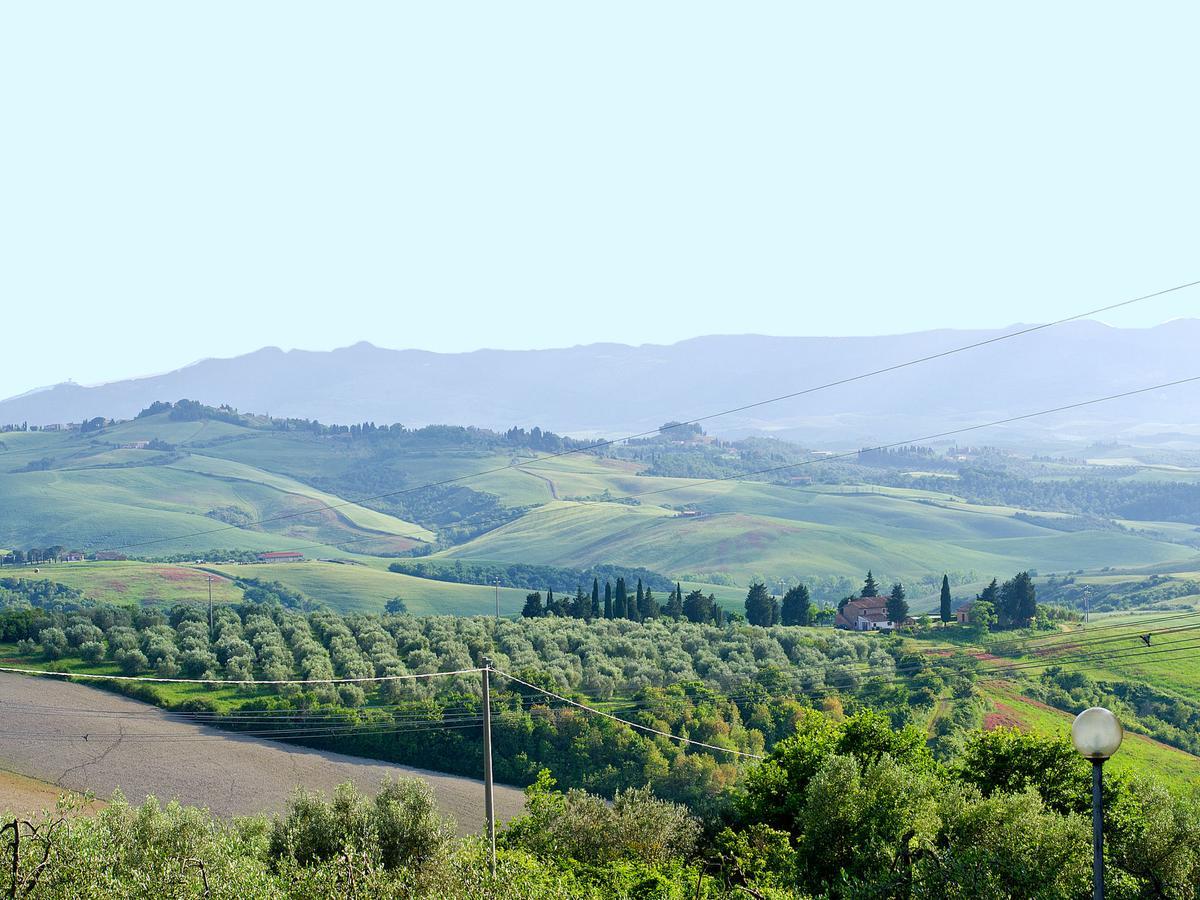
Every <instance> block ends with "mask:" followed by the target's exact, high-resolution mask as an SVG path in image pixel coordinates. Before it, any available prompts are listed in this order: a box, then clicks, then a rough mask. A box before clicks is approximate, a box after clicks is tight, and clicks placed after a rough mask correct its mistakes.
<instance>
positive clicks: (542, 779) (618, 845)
mask: <svg viewBox="0 0 1200 900" xmlns="http://www.w3.org/2000/svg"><path fill="white" fill-rule="evenodd" d="M554 784H555V782H554V779H553V778H551V777H550V773H549V771H548V770H546V769H543V770H542V771H541V772H540V773H539V774H538V778H537V781H535V782H534V783H533V784H532V785H531V786H530V787H529V788H527V789H526V791H525V795H526V798H527V799H526V810H527V811H526V814H525V815H524V816H522V817H520V818H518V819H515V820H513V821H512V822H511V823H509V826H508V829H507V830H506V831H505V833H504V844H505V845H506V846H510V847H521V848H524V849H526V850H529V851H530V852H532V853H535V854H537V855H538V856H541V857H543V858H553V859H563V860H573V861H576V862H583V863H587V864H589V865H605V864H608V863H612V862H616V861H618V860H625V861H637V862H642V863H645V864H648V865H650V866H661V865H665V864H667V863H669V862H670V861H671V860H672V859H674V858H677V857H685V858H686V857H687V856H689V855H690V854H691V852H692V850H693V849H694V848H695V846H696V842H697V839H698V838H699V836H700V823H699V822H698V821H697V820H696V819H695V818H694V817H693V816H692V815H691V814H689V812H688V811H687V809H686V808H685V807H683V806H680V805H679V804H677V803H669V802H666V801H663V800H659V799H658V798H656V797H655V796H654V795H653V794H652V793H651V792H650V790H649V788H627V789H625V790H621V791H618V792H617V794H616V796H615V797H614V798H613V801H612V802H611V803H608V802H606V801H605V800H604V799H603V798H602V797H598V796H596V795H595V794H588V793H586V792H584V791H580V790H577V789H576V790H570V791H567V792H566V793H563V792H560V791H555V790H554Z"/></svg>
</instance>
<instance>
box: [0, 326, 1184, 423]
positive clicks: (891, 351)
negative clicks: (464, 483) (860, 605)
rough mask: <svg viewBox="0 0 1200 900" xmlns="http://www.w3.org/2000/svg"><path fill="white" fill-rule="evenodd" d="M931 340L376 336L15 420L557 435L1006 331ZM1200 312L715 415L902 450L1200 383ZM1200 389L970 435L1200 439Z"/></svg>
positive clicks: (223, 363) (1025, 341)
mask: <svg viewBox="0 0 1200 900" xmlns="http://www.w3.org/2000/svg"><path fill="white" fill-rule="evenodd" d="M1017 327H1019V326H1013V327H1012V328H1010V329H1005V330H995V331H950V330H943V331H925V332H917V333H913V334H903V335H893V336H884V337H765V336H761V335H714V336H709V337H698V338H693V339H691V340H685V341H681V342H679V343H676V344H671V345H667V346H662V345H643V346H638V347H633V346H627V345H624V344H588V345H583V346H577V347H569V348H563V349H555V350H527V351H508V350H478V351H475V352H471V353H431V352H427V351H423V350H387V349H383V348H380V347H376V346H373V345H372V344H370V343H366V342H362V343H359V344H355V345H354V346H352V347H345V348H342V349H338V350H333V351H328V352H325V351H321V352H314V351H306V350H292V351H287V352H285V351H282V350H280V349H278V348H275V347H266V348H263V349H262V350H258V351H256V352H254V353H249V354H246V355H243V356H238V357H233V358H231V359H207V360H204V361H202V362H198V363H195V364H193V365H189V366H186V367H184V368H181V369H178V370H176V371H173V372H169V373H166V374H162V375H155V376H152V377H146V378H136V379H129V380H126V381H118V382H112V383H108V384H103V385H97V386H93V387H84V386H81V385H78V384H74V383H66V384H59V385H56V386H54V387H50V388H44V389H39V390H34V391H30V392H28V393H26V394H23V395H21V396H18V397H13V398H10V399H8V400H4V401H0V423H8V422H16V423H19V422H23V421H24V422H28V423H30V424H39V425H41V424H47V423H54V422H77V421H80V420H82V419H86V418H91V417H94V416H106V417H112V418H129V417H132V416H134V415H136V414H137V412H138V411H139V410H141V409H143V408H144V407H146V406H147V405H149V404H150V403H151V402H152V401H154V400H178V399H180V398H183V397H187V398H190V399H193V400H199V401H201V402H204V403H210V404H220V403H228V404H231V405H233V406H235V407H237V408H238V409H240V410H242V411H244V412H256V413H270V414H271V415H274V416H297V417H306V418H317V419H320V420H321V421H323V422H338V423H351V422H357V421H368V420H369V421H374V422H376V423H381V422H389V423H390V422H402V423H404V424H407V425H423V424H429V423H451V424H463V425H467V424H470V425H480V426H486V427H491V428H498V429H503V428H507V427H509V426H511V425H523V426H533V425H540V426H541V427H543V428H549V429H552V430H555V431H558V432H563V433H570V434H587V435H593V434H616V433H623V432H630V431H640V430H643V429H648V428H653V427H655V426H657V425H659V424H661V423H663V422H665V421H668V420H672V419H679V420H684V419H689V418H693V417H697V416H702V415H705V414H707V413H711V412H716V411H720V410H722V409H726V408H729V407H734V406H739V405H742V404H746V403H752V402H755V401H758V400H762V399H765V398H769V397H774V396H778V395H781V394H788V393H792V392H795V391H801V390H804V389H805V388H808V387H811V386H813V385H818V384H822V383H826V382H830V381H836V380H838V379H842V378H846V377H849V376H853V375H857V374H860V373H864V372H868V371H871V370H875V369H880V368H884V367H887V366H891V365H895V364H897V363H901V362H905V361H907V360H910V359H914V358H917V357H921V356H925V355H927V354H932V353H938V352H940V351H944V350H947V349H950V348H953V347H957V346H961V345H963V344H967V343H972V342H975V341H980V340H984V339H987V338H989V337H994V336H997V335H1000V334H1003V333H1006V332H1007V331H1012V330H1015V329H1016V328H1017ZM1198 347H1200V320H1198V319H1184V320H1177V321H1174V322H1170V323H1167V324H1164V325H1160V326H1157V327H1154V328H1147V329H1121V328H1112V327H1109V326H1106V325H1103V324H1100V323H1097V322H1075V323H1071V324H1069V325H1064V326H1059V327H1056V328H1052V329H1047V330H1046V331H1042V332H1038V333H1035V334H1032V335H1027V336H1021V337H1017V338H1014V339H1013V340H1010V341H1002V342H1000V343H997V344H993V345H990V346H987V347H983V348H980V349H976V350H971V351H968V352H965V353H961V354H957V355H954V356H951V357H947V358H943V359H938V360H934V361H931V362H927V363H922V364H920V365H917V366H913V367H911V368H907V369H904V370H902V371H898V372H891V373H887V374H883V375H879V376H876V377H873V378H869V379H866V380H863V381H859V382H856V383H853V384H849V385H843V386H840V387H835V388H831V389H829V390H823V391H820V392H818V393H814V394H809V395H807V396H802V397H797V398H793V399H790V400H785V401H782V402H779V403H771V404H768V405H765V406H761V407H758V408H755V409H751V410H747V411H745V412H741V413H736V414H733V415H730V416H726V417H722V418H719V419H714V420H712V421H709V422H706V423H705V427H706V429H707V430H708V431H710V432H712V433H715V434H722V435H730V436H733V435H745V434H748V433H770V434H775V435H778V436H781V437H788V438H792V439H797V440H801V441H805V442H808V443H810V444H813V445H832V444H838V445H845V444H851V445H857V444H865V443H870V442H884V441H892V440H902V439H908V438H914V437H919V436H924V435H926V434H931V433H934V432H939V431H944V430H949V429H952V428H955V427H961V426H963V425H967V424H972V423H976V422H985V421H990V420H995V419H1000V418H1006V417H1009V416H1017V415H1022V414H1024V413H1028V412H1032V411H1035V410H1040V409H1046V408H1049V407H1054V406H1060V405H1066V404H1070V403H1074V402H1077V401H1080V400H1085V399H1091V398H1094V397H1101V396H1105V395H1108V394H1113V393H1118V392H1122V391H1128V390H1132V389H1136V388H1139V387H1143V386H1148V385H1152V384H1156V383H1160V382H1165V381H1170V380H1175V379H1180V378H1186V377H1190V376H1195V375H1200V353H1197V348H1198ZM1198 412H1200V386H1198V385H1197V384H1191V385H1185V386H1180V387H1175V388H1172V389H1169V390H1165V391H1161V392H1157V393H1153V394H1146V395H1142V396H1139V397H1135V398H1127V399H1124V400H1120V401H1115V402H1111V403H1106V404H1101V405H1098V406H1092V407H1088V408H1084V409H1080V410H1075V411H1071V412H1067V413H1060V414H1056V415H1055V416H1053V417H1048V418H1045V419H1034V420H1028V421H1026V422H1023V423H1015V424H1013V425H1009V426H1005V427H1004V428H1003V429H989V430H988V431H987V432H979V433H978V434H976V435H974V436H971V435H968V436H964V437H963V438H962V442H964V443H997V442H1000V443H1002V442H1005V441H1009V440H1028V439H1031V438H1033V439H1037V440H1038V441H1040V442H1046V443H1056V442H1057V441H1058V440H1060V439H1061V440H1065V441H1076V440H1082V441H1092V440H1097V439H1101V440H1109V439H1114V438H1121V439H1129V438H1131V437H1135V436H1136V437H1138V438H1140V439H1143V440H1147V441H1151V442H1154V441H1182V442H1185V443H1188V444H1193V443H1198V444H1200V416H1198V415H1197V413H1198Z"/></svg>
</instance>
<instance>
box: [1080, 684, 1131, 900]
mask: <svg viewBox="0 0 1200 900" xmlns="http://www.w3.org/2000/svg"><path fill="white" fill-rule="evenodd" d="M1124 736H1125V731H1124V729H1122V728H1121V723H1120V722H1119V721H1117V717H1116V716H1114V715H1113V714H1112V712H1110V711H1109V710H1107V709H1105V708H1104V707H1102V706H1093V707H1092V708H1091V709H1085V710H1084V711H1083V712H1081V713H1080V714H1079V715H1077V716H1076V717H1075V721H1074V722H1072V723H1071V742H1072V743H1073V744H1074V745H1075V749H1076V750H1078V751H1079V754H1080V755H1081V756H1082V757H1084V759H1090V760H1091V761H1092V898H1093V900H1104V796H1103V790H1104V762H1105V760H1107V759H1108V758H1109V757H1110V756H1112V755H1113V754H1114V753H1116V752H1117V749H1118V748H1119V747H1120V746H1121V739H1122V738H1123V737H1124Z"/></svg>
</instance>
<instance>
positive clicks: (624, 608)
mask: <svg viewBox="0 0 1200 900" xmlns="http://www.w3.org/2000/svg"><path fill="white" fill-rule="evenodd" d="M613 618H614V619H627V618H629V598H628V597H626V596H625V579H624V578H617V590H616V597H615V598H614V600H613Z"/></svg>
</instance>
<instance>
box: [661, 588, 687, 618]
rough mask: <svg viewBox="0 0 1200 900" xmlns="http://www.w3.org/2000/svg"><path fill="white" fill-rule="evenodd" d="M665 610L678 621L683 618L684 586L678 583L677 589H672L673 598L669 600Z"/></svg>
mask: <svg viewBox="0 0 1200 900" xmlns="http://www.w3.org/2000/svg"><path fill="white" fill-rule="evenodd" d="M663 612H665V613H666V614H667V615H668V616H669V617H670V618H672V619H674V620H675V621H676V622H678V621H679V620H680V619H682V618H683V588H681V587H680V586H679V585H676V586H675V590H673V591H671V598H670V599H669V600H668V601H667V606H666V609H664V610H663Z"/></svg>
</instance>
